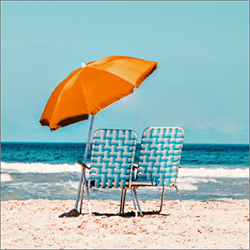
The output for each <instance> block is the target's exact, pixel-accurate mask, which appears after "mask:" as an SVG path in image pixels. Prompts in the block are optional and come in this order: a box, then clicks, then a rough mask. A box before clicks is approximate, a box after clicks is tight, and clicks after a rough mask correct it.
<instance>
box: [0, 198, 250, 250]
mask: <svg viewBox="0 0 250 250" xmlns="http://www.w3.org/2000/svg"><path fill="white" fill-rule="evenodd" d="M90 202H91V208H92V211H93V212H94V214H92V215H90V214H88V206H87V202H86V200H84V202H83V209H82V211H83V214H82V215H80V216H78V217H63V218H59V215H61V214H63V213H65V212H69V211H70V210H71V209H72V208H73V207H74V204H75V201H74V200H42V199H38V200H34V199H30V200H11V201H2V202H1V249H23V248H24V249H29V248H30V249H31V248H33V249H34V248H40V249H44V248H45V249H49V248H50V249H52V248H53V249H89V248H92V249H93V248H94V249H95V248H97V249H98V248H99V249H100V248H102V249H112V248H117V249H121V248H134V249H141V248H145V249H191V248H209V249H230V248H231V249H248V247H249V202H213V201H211V202H200V201H188V200H183V204H184V206H185V210H186V213H185V214H184V213H183V212H182V209H181V205H180V202H179V200H174V201H164V204H163V210H162V213H161V214H155V213H154V214H153V213H145V215H144V216H143V217H141V216H139V217H137V218H135V217H134V215H133V214H132V213H129V212H131V211H133V203H132V201H128V202H126V205H125V215H126V216H118V215H117V213H118V211H119V204H120V203H119V201H114V200H90ZM140 205H141V209H142V211H143V212H145V211H152V210H156V209H158V208H159V206H160V200H154V201H144V202H143V201H141V202H140Z"/></svg>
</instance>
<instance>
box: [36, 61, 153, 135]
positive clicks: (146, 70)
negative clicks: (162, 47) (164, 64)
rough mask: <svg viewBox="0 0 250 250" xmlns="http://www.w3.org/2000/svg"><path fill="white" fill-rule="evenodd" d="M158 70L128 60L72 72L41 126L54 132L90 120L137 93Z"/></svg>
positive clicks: (51, 100) (49, 104)
mask: <svg viewBox="0 0 250 250" xmlns="http://www.w3.org/2000/svg"><path fill="white" fill-rule="evenodd" d="M156 69H157V63H156V62H153V61H146V60H143V59H138V58H134V57H127V56H111V57H106V58H103V59H100V60H97V61H93V62H89V63H87V65H86V66H84V67H82V68H78V69H76V70H74V71H73V72H71V73H70V74H69V76H68V77H67V78H66V79H65V80H64V81H62V82H61V83H60V84H59V85H58V86H57V87H56V88H55V90H54V91H53V93H52V94H51V96H50V98H49V100H48V102H47V104H46V107H45V109H44V112H43V114H42V116H41V119H40V123H41V125H42V126H49V128H50V129H51V130H57V129H59V128H61V127H64V126H67V125H70V124H72V123H76V122H79V121H82V120H86V119H88V117H89V114H92V115H96V114H97V113H98V112H99V111H100V110H102V109H104V108H106V107H107V106H109V105H110V104H112V103H114V102H116V101H118V100H119V99H121V98H123V97H125V96H127V95H129V94H131V93H133V91H134V88H135V87H137V88H139V87H140V85H141V84H142V82H143V81H144V80H145V79H146V78H147V77H148V76H149V75H150V74H151V73H153V72H154V71H155V70H156Z"/></svg>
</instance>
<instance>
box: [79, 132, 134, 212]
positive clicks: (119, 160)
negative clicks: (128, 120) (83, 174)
mask: <svg viewBox="0 0 250 250" xmlns="http://www.w3.org/2000/svg"><path fill="white" fill-rule="evenodd" d="M136 140H137V135H136V133H135V132H134V131H132V130H121V129H117V130H116V129H99V130H97V131H96V132H95V133H94V136H93V146H92V151H91V163H90V166H89V167H88V166H86V164H84V163H82V162H78V163H79V164H80V165H81V166H82V167H83V168H87V169H89V176H88V179H86V180H85V181H86V182H87V185H86V186H87V187H88V189H91V188H93V187H95V188H121V189H122V190H123V189H125V187H126V185H128V183H129V181H130V179H131V176H132V170H131V169H132V165H133V161H134V155H135V147H136ZM83 186H85V185H83ZM83 192H84V191H82V195H83ZM87 195H88V190H87ZM120 211H121V207H120ZM80 213H81V211H80Z"/></svg>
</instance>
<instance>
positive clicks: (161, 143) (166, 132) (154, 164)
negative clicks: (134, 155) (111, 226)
mask: <svg viewBox="0 0 250 250" xmlns="http://www.w3.org/2000/svg"><path fill="white" fill-rule="evenodd" d="M183 139H184V130H183V129H182V128H179V127H150V128H147V129H145V130H144V132H143V134H142V141H141V149H140V154H139V163H138V167H137V166H134V168H137V174H136V175H134V177H133V178H132V179H131V181H130V183H129V188H130V189H131V192H132V196H134V198H135V199H133V202H134V207H135V210H136V216H137V214H138V213H137V212H138V210H139V213H140V214H141V215H143V214H142V212H141V208H140V205H139V201H138V198H137V192H136V189H137V188H138V187H159V186H161V187H163V190H162V196H161V205H160V210H159V211H158V213H160V212H161V211H162V205H163V199H164V191H165V187H166V186H167V187H174V188H175V189H176V192H177V195H178V197H179V200H180V203H181V206H182V209H183V212H184V213H185V208H184V206H183V203H182V200H181V198H180V196H179V191H178V188H177V183H176V181H177V177H178V170H179V168H181V167H180V158H181V152H182V146H183ZM125 198H126V193H125V197H123V201H122V202H121V204H122V207H121V211H122V212H124V203H125ZM135 201H136V203H137V206H136V203H135ZM137 207H138V208H137Z"/></svg>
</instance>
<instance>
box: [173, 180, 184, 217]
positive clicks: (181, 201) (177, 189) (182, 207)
mask: <svg viewBox="0 0 250 250" xmlns="http://www.w3.org/2000/svg"><path fill="white" fill-rule="evenodd" d="M175 189H176V192H177V195H178V197H179V200H180V202H181V207H182V210H183V213H184V214H185V213H186V211H185V208H184V205H183V203H182V200H181V197H180V195H179V191H178V188H177V186H176V185H175Z"/></svg>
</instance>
